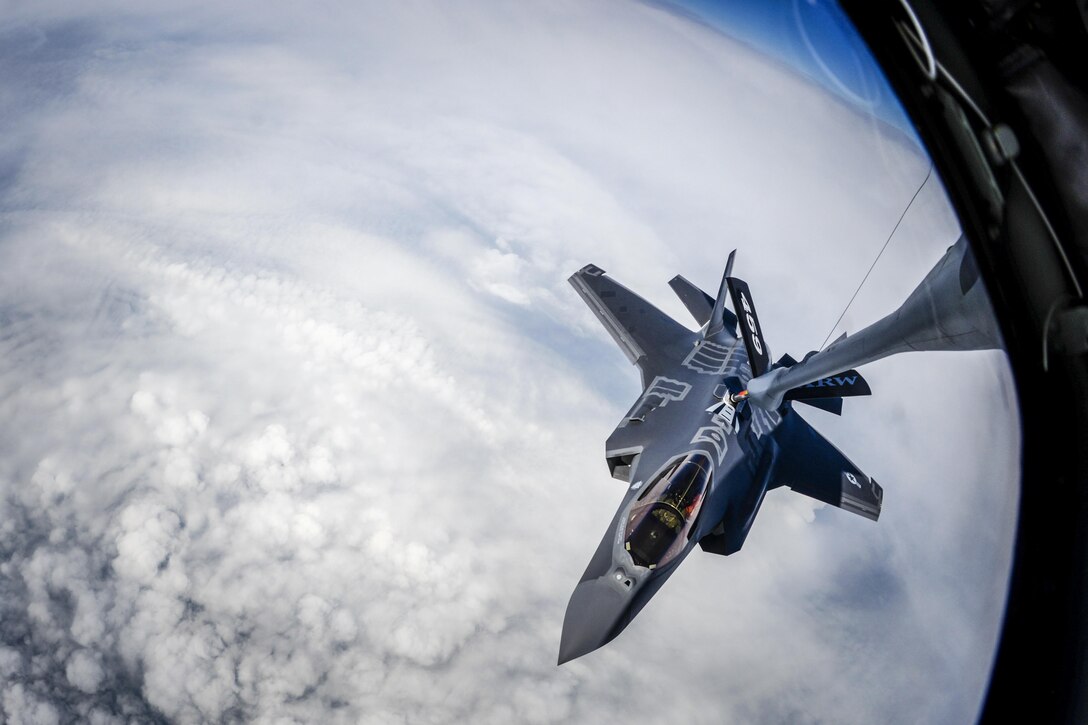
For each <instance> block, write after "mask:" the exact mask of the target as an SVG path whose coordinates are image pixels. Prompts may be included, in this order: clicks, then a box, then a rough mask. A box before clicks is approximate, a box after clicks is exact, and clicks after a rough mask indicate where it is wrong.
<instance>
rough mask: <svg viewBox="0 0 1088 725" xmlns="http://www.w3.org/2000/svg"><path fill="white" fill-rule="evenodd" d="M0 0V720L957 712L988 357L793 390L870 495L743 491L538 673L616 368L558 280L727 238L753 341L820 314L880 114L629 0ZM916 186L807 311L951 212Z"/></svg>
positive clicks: (886, 370)
mask: <svg viewBox="0 0 1088 725" xmlns="http://www.w3.org/2000/svg"><path fill="white" fill-rule="evenodd" d="M314 9H315V8H314V7H309V6H308V7H307V8H306V9H302V8H292V7H281V6H270V5H268V4H265V3H256V2H241V3H232V4H230V5H228V6H223V5H222V4H217V3H204V4H200V3H197V4H194V5H192V6H189V7H187V8H186V10H185V11H184V12H181V11H178V10H177V9H176V7H175V6H174V5H173V4H169V3H156V2H152V3H141V4H139V5H134V4H130V3H124V2H110V1H107V2H103V3H97V4H95V5H94V7H90V6H87V7H79V8H75V7H72V6H71V5H69V4H67V3H53V2H35V3H33V4H18V3H16V4H9V5H7V6H6V7H5V10H4V12H3V13H2V14H0V17H3V18H4V21H3V23H2V24H0V66H2V67H3V68H4V69H5V71H4V72H3V73H2V74H0V109H3V110H2V111H0V131H2V133H0V685H2V690H0V719H3V720H6V721H8V722H12V723H68V722H92V723H96V724H105V723H127V722H180V723H197V722H261V723H291V722H315V721H323V722H367V723H450V722H465V721H473V722H480V723H489V722H494V723H509V722H519V723H522V722H523V723H558V722H585V723H595V722H602V721H606V720H624V721H627V722H634V723H637V722H658V721H661V720H663V719H666V718H667V719H669V720H670V721H671V720H676V721H682V722H689V723H720V722H757V723H758V722H767V723H780V722H795V723H809V722H843V723H851V722H857V723H868V722H891V723H897V722H902V723H913V722H935V723H946V722H947V723H953V722H962V721H964V720H970V719H971V718H972V717H973V716H974V714H975V712H976V710H977V707H978V703H979V700H980V698H981V695H982V693H983V689H984V687H985V682H986V679H987V675H988V671H989V667H990V662H991V659H992V655H993V649H994V643H995V641H996V637H997V632H998V629H999V626H1000V618H1001V614H1002V607H1003V603H1004V592H1005V588H1006V584H1007V578H1008V567H1009V561H1010V556H1011V545H1012V535H1013V530H1014V526H1015V519H1016V488H1017V481H1018V471H1019V456H1020V451H1019V429H1018V423H1017V421H1018V414H1017V409H1016V402H1015V397H1014V395H1013V393H1012V388H1011V377H1010V374H1009V370H1008V366H1007V363H1006V362H1005V359H1004V357H1003V355H1002V353H1000V352H995V351H991V352H977V353H964V354H955V353H932V354H930V353H926V354H913V355H905V356H900V357H898V358H893V359H889V360H885V361H881V362H878V363H874V364H872V365H870V366H867V367H866V369H865V370H864V373H865V375H866V377H867V379H868V380H869V382H870V384H871V386H872V388H873V390H874V395H873V396H872V398H870V399H865V400H856V401H855V400H851V401H848V402H847V403H846V405H845V411H844V415H843V416H842V418H841V419H840V418H835V417H834V416H831V415H828V414H825V413H822V412H820V411H815V410H813V411H805V413H804V415H805V417H806V418H808V419H809V420H810V421H811V422H812V423H813V424H814V425H815V426H816V427H817V428H818V429H819V430H821V431H822V432H823V433H824V434H825V435H826V436H827V437H828V438H829V439H831V440H832V441H833V442H834V443H835V444H836V445H838V446H839V447H840V448H841V449H842V450H843V451H844V452H846V453H847V455H849V456H850V457H851V459H852V460H853V461H855V462H856V463H857V464H859V465H860V466H861V467H862V468H863V469H864V470H866V472H867V473H869V474H870V475H872V476H873V477H874V478H875V479H876V480H878V481H879V482H880V483H881V485H882V486H883V487H884V491H885V501H884V511H883V514H882V516H881V520H880V521H879V523H875V524H874V523H873V522H870V521H868V520H865V519H862V518H861V517H858V516H853V515H850V514H848V513H845V512H842V511H840V510H837V509H834V508H828V507H824V506H823V505H822V504H819V503H816V502H814V501H811V500H809V499H807V498H804V497H803V496H800V495H798V494H795V493H792V492H790V491H788V490H778V491H773V492H771V493H770V494H769V495H768V497H767V499H766V502H765V503H764V506H763V509H762V511H761V513H760V515H759V517H758V518H757V521H756V523H755V525H754V527H753V530H752V533H751V535H750V536H749V538H748V541H747V543H746V545H745V547H744V549H743V550H742V551H741V552H739V553H738V554H736V555H733V556H730V557H725V558H723V557H717V556H711V555H705V554H702V553H701V552H695V553H694V554H693V555H692V556H691V557H689V558H688V560H687V561H685V563H684V565H683V566H682V567H681V568H680V569H679V570H678V572H677V573H676V574H675V575H674V576H673V577H672V578H671V579H670V581H669V584H668V586H666V587H665V588H663V590H662V591H661V592H660V593H659V594H658V595H657V596H656V597H655V598H654V600H653V601H652V602H651V603H650V604H649V606H647V608H646V609H645V610H644V611H643V612H642V613H641V614H640V615H639V617H638V618H637V619H636V620H635V622H634V623H633V624H632V625H631V626H629V627H628V628H627V630H626V631H625V632H624V633H623V634H622V635H621V636H620V637H619V638H617V639H616V640H615V641H614V642H612V643H611V644H609V645H608V646H607V647H605V648H603V649H601V650H599V651H597V652H595V653H592V654H590V655H588V656H587V657H584V658H582V659H579V660H576V661H574V662H571V663H568V664H567V665H564V666H563V667H557V666H556V664H555V661H556V656H557V653H558V645H559V635H560V631H561V626H562V618H563V613H564V610H565V607H566V603H567V599H568V598H569V596H570V593H571V591H572V590H573V588H574V586H575V584H576V583H577V581H578V577H579V576H580V574H581V572H582V570H583V569H584V567H585V565H586V563H587V562H588V560H589V557H590V555H591V554H592V552H593V550H594V548H595V546H596V544H597V542H598V541H599V540H600V537H601V535H602V533H603V531H604V528H605V526H606V525H607V523H608V521H609V520H610V519H611V517H612V514H613V513H614V511H615V507H616V505H618V503H619V501H620V499H621V498H622V496H623V493H624V486H623V484H621V483H618V482H616V481H613V480H611V479H610V478H609V477H608V470H607V467H606V465H605V462H604V457H603V453H604V440H605V438H606V437H607V436H608V434H609V433H610V432H611V431H612V429H613V427H614V426H615V425H616V423H617V422H618V421H619V420H620V418H621V416H622V415H623V413H624V412H625V411H626V410H627V408H628V407H629V406H630V404H631V402H632V401H633V400H634V399H635V398H636V397H637V396H638V395H639V392H640V390H639V384H638V374H637V371H636V370H635V368H633V367H631V366H630V365H628V363H627V360H626V359H625V358H624V356H623V354H622V353H621V352H620V351H619V350H618V349H617V348H616V347H615V345H614V344H613V343H612V341H611V339H610V338H609V337H608V335H607V334H606V333H605V331H604V330H603V329H602V328H601V327H600V325H599V323H598V322H597V321H596V319H595V318H594V317H593V316H592V313H591V312H590V311H589V310H588V309H587V308H585V306H584V304H583V303H582V301H581V300H580V299H579V298H578V296H577V295H576V294H575V293H574V291H573V289H571V288H570V286H569V285H568V284H567V282H566V278H567V277H568V276H569V275H570V274H571V273H573V272H574V271H575V270H577V269H579V268H581V267H582V266H584V265H585V264H588V263H594V264H597V265H599V266H600V267H602V268H604V269H605V270H607V271H608V272H609V273H610V274H611V275H612V276H613V277H614V278H616V279H617V280H619V281H620V282H622V283H623V284H625V285H627V286H628V287H630V288H631V289H633V290H635V291H637V292H639V293H640V294H643V295H644V296H645V297H646V298H647V299H649V300H650V301H651V302H653V303H654V304H656V305H658V306H659V307H660V308H661V309H662V310H664V311H665V312H667V313H668V314H670V315H672V316H674V317H675V318H676V319H677V320H679V321H681V322H682V323H683V324H692V325H693V323H691V321H690V319H689V317H688V316H687V313H686V311H685V310H684V308H683V306H682V305H681V303H680V302H679V301H678V300H677V299H676V298H675V297H674V296H673V295H672V292H671V290H670V289H669V288H668V287H667V285H666V282H667V281H668V279H670V278H671V277H672V276H673V275H675V274H677V273H680V274H683V275H684V276H686V277H687V278H688V279H690V280H692V281H693V282H695V283H696V284H699V285H701V286H702V287H703V288H705V289H708V290H711V291H713V290H714V289H716V287H717V284H718V281H719V279H720V274H721V269H722V267H723V266H724V263H725V259H726V257H727V256H728V254H729V251H730V250H732V249H734V248H736V249H738V256H737V262H736V266H735V268H734V272H735V274H737V275H738V276H741V277H743V278H744V279H746V280H747V281H748V282H749V284H750V285H751V289H752V294H753V297H754V301H755V303H756V305H757V308H758V309H759V312H760V320H761V323H762V327H763V329H764V331H765V333H766V337H767V342H768V344H769V346H770V347H771V350H772V355H773V356H774V357H775V358H777V357H778V356H779V355H781V354H783V353H785V352H789V353H791V354H793V355H794V356H795V357H799V356H800V355H802V354H804V352H806V351H807V350H810V349H814V348H817V347H819V346H820V344H821V342H822V341H823V339H824V337H825V335H826V334H827V333H828V332H829V331H832V328H833V327H835V320H836V318H837V317H838V316H839V313H840V312H842V310H843V309H844V307H846V304H847V302H848V301H849V299H850V297H851V295H852V294H853V293H854V291H855V289H856V288H857V285H858V284H859V282H860V281H861V279H862V277H863V275H864V274H865V271H866V270H867V269H868V268H869V266H870V265H871V264H872V262H873V260H874V259H875V258H876V257H877V254H878V252H879V251H880V249H881V246H882V245H883V244H884V241H885V240H886V239H887V238H888V235H889V234H890V233H891V230H892V228H893V226H894V224H895V221H896V219H898V218H899V216H900V214H901V213H902V212H903V210H904V208H906V206H907V202H908V201H909V200H910V199H911V197H912V196H913V195H914V193H915V191H916V190H917V189H918V188H919V185H922V183H923V180H924V179H925V178H926V176H927V174H928V173H929V162H928V159H926V158H925V157H924V155H923V154H921V153H920V151H919V149H918V147H917V144H916V142H915V141H914V140H913V139H912V138H911V137H910V135H909V134H906V133H904V132H903V131H902V130H901V129H898V128H896V127H895V126H894V125H892V124H889V123H887V122H886V121H885V120H882V119H881V118H880V117H878V116H877V115H875V114H871V113H869V114H867V113H860V112H859V111H858V109H857V108H856V107H852V106H850V105H848V104H845V103H843V101H842V99H841V98H840V97H838V96H836V95H835V94H833V93H830V92H829V91H828V89H827V88H826V87H825V86H823V85H821V84H820V83H816V82H813V80H812V79H811V78H809V77H807V76H804V75H802V74H798V73H796V72H794V71H793V70H791V69H790V68H789V67H786V66H785V65H783V64H782V63H781V62H779V61H777V60H774V59H769V58H767V57H765V56H763V55H761V54H760V53H759V52H758V51H756V50H753V49H752V47H750V46H749V45H747V44H744V43H740V42H737V41H736V40H734V39H732V38H730V37H728V36H726V35H723V34H722V33H720V32H718V31H717V30H715V29H714V28H712V27H708V26H707V25H706V24H703V23H699V22H695V21H693V19H692V18H691V17H689V16H686V15H683V14H678V13H676V12H673V11H671V10H670V9H668V8H664V7H661V6H656V5H648V4H638V3H631V2H619V1H618V0H617V1H614V0H599V1H598V2H592V3H584V2H573V1H570V2H567V1H560V2H547V3H516V4H510V3H488V2H465V3H459V4H457V5H456V7H454V6H451V5H449V4H446V3H434V2H422V1H409V2H403V3H395V4H392V3H376V2H363V3H348V2H333V1H330V2H323V3H321V4H320V7H319V10H320V12H315V11H314ZM958 234H959V232H958V229H957V227H956V221H955V218H954V215H953V214H952V212H951V210H950V208H949V207H948V204H947V200H946V199H945V197H944V194H943V191H942V189H941V186H940V182H939V179H938V178H937V177H936V176H935V175H934V176H933V177H932V178H931V179H930V180H929V181H927V182H926V183H925V184H924V186H922V190H921V192H919V194H918V199H917V200H916V201H915V202H914V204H913V205H912V206H911V208H910V211H909V213H908V214H907V215H906V217H905V218H904V220H903V223H902V224H901V225H900V227H899V229H898V231H897V232H896V234H895V236H894V238H893V239H892V241H891V242H890V243H889V245H888V248H887V251H885V252H884V254H883V255H881V256H880V260H879V263H878V264H877V265H876V267H875V268H874V270H873V273H872V276H871V277H870V278H869V281H868V282H867V283H866V285H865V286H864V287H863V288H862V290H861V292H860V293H859V294H858V297H857V300H856V301H855V302H854V303H853V305H851V306H850V308H849V310H848V311H847V313H846V314H845V315H844V316H843V320H842V322H841V324H839V325H838V328H837V329H834V330H833V332H834V334H835V335H837V334H838V333H839V332H840V331H842V330H856V329H858V328H859V327H860V326H863V325H865V324H867V323H869V322H872V321H873V320H875V319H877V318H879V317H880V316H882V315H883V314H885V313H887V312H890V311H891V310H892V309H894V307H895V306H896V305H897V304H898V303H899V302H900V301H901V300H902V299H903V298H904V297H905V296H906V294H907V293H908V292H909V291H910V290H911V289H912V288H913V286H914V285H915V284H916V283H917V281H918V280H920V279H921V277H922V276H923V275H924V274H925V272H926V271H927V270H928V269H929V268H930V267H931V266H932V265H933V263H935V262H936V261H937V259H938V258H939V257H940V255H941V254H942V253H943V251H944V250H945V249H946V248H947V247H948V246H949V245H950V244H952V243H953V242H954V241H955V240H956V238H957V237H958Z"/></svg>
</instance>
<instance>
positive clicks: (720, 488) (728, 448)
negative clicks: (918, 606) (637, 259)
mask: <svg viewBox="0 0 1088 725" xmlns="http://www.w3.org/2000/svg"><path fill="white" fill-rule="evenodd" d="M734 255H735V252H734V253H733V254H730V255H729V261H728V263H727V265H726V270H725V274H724V276H723V278H722V282H721V286H720V287H719V290H718V294H717V296H716V297H711V296H710V295H708V294H706V293H705V292H703V291H702V290H700V289H698V288H697V287H696V286H694V285H693V284H691V283H690V282H688V281H687V280H686V279H684V278H683V277H680V276H677V277H674V278H673V279H672V280H671V281H670V282H669V285H670V286H671V287H672V289H673V290H674V291H675V292H676V294H677V295H678V296H679V297H680V300H681V301H682V302H683V303H684V305H685V307H687V309H688V311H690V312H691V314H692V316H693V317H694V318H695V320H696V322H697V323H699V324H700V325H701V326H702V327H701V329H700V330H699V331H698V332H692V331H691V330H689V329H688V328H686V327H684V326H683V325H681V324H680V323H678V322H676V321H675V320H673V319H672V318H670V317H668V316H667V315H665V314H664V313H663V312H661V311H660V310H659V309H657V308H656V307H654V306H653V305H652V304H650V303H649V302H647V301H646V300H645V299H643V298H642V297H640V296H639V295H637V294H635V293H634V292H632V291H631V290H629V289H627V288H626V287H624V286H623V285H621V284H619V283H618V282H616V281H614V280H612V279H611V278H610V277H608V276H607V275H606V274H605V272H604V270H602V269H600V268H599V267H596V266H594V265H588V266H586V267H584V268H582V269H581V270H579V271H578V272H576V273H575V274H574V275H572V276H571V277H570V280H569V281H570V283H571V284H572V285H573V286H574V289H575V290H576V291H577V292H578V294H579V295H581V297H582V299H583V300H585V302H586V304H588V305H589V307H590V309H591V310H592V311H593V312H594V314H595V315H596V316H597V318H598V319H599V320H600V321H601V323H602V324H603V325H604V327H605V329H606V330H607V331H608V332H609V334H610V335H611V336H612V338H613V339H614V340H615V341H616V344H617V345H618V346H619V347H620V349H621V350H623V352H624V353H625V354H626V356H627V358H628V359H629V360H630V361H631V362H632V363H633V364H634V365H636V366H638V368H639V370H640V372H641V375H642V387H643V390H642V394H641V395H639V397H638V399H637V400H635V402H634V404H633V405H632V406H631V409H630V410H629V411H628V412H627V414H626V415H625V416H624V417H623V419H622V420H621V421H620V423H619V425H618V426H617V427H616V429H615V430H614V431H613V432H612V434H611V435H610V436H609V437H608V440H607V442H606V444H605V459H606V461H607V463H608V468H609V470H610V471H611V473H612V476H613V478H617V479H620V480H622V481H625V482H627V483H628V484H629V487H628V489H627V493H626V494H625V495H624V497H623V500H622V502H621V503H620V506H619V509H618V510H617V511H616V514H615V516H614V517H613V519H612V522H611V523H610V524H609V526H608V528H607V530H606V531H605V534H604V537H603V538H602V539H601V543H600V545H599V546H598V547H597V551H596V553H594V555H593V558H592V559H591V560H590V562H589V566H588V567H586V570H585V573H584V574H583V575H582V578H581V581H580V582H579V583H578V586H577V587H576V588H575V590H574V593H573V594H572V595H571V598H570V603H569V604H568V605H567V612H566V617H565V619H564V622H563V634H562V640H561V643H560V646H559V664H563V663H564V662H567V661H569V660H571V659H574V658H576V657H581V656H582V655H584V654H587V653H588V652H592V651H593V650H595V649H597V648H599V647H601V646H602V645H604V644H606V643H608V642H610V641H611V640H612V639H613V638H615V637H616V636H617V635H618V634H619V633H620V632H621V631H623V629H624V628H625V627H626V626H627V625H628V624H629V623H630V622H631V620H632V619H633V618H634V617H635V615H636V614H638V612H639V611H640V610H641V609H642V608H643V607H644V606H645V605H646V603H647V602H648V601H649V600H650V598H651V597H652V596H653V595H654V594H655V593H656V592H657V590H658V589H660V588H661V585H662V584H664V583H665V580H666V579H668V578H669V576H671V575H672V573H673V572H674V571H675V570H676V568H677V567H678V566H679V565H680V563H681V562H682V561H683V560H684V558H685V557H686V556H687V555H688V554H689V553H690V552H691V551H692V550H693V549H694V548H695V546H696V545H698V546H699V547H700V548H701V549H702V550H703V551H706V552H709V553H712V554H720V555H723V556H728V555H729V554H733V553H735V552H737V551H739V550H740V548H741V546H743V544H744V540H745V538H746V537H747V535H748V532H749V531H750V530H751V528H752V522H753V520H754V519H755V516H756V513H758V511H759V508H760V505H761V504H762V503H763V498H764V496H765V495H766V494H767V491H769V490H771V489H775V488H779V487H782V486H788V487H789V488H791V489H792V490H794V491H796V492H798V493H802V494H805V495H807V496H811V497H812V498H815V499H817V500H819V501H823V502H824V503H827V504H830V505H832V506H837V507H839V508H841V509H843V510H844V511H848V512H850V513H854V514H858V515H860V516H864V517H865V518H868V519H872V520H873V521H876V520H877V518H878V517H879V516H880V509H881V504H882V502H883V497H884V492H883V489H882V488H881V486H880V485H879V484H878V483H877V482H876V481H875V480H873V479H872V478H871V477H870V476H868V475H867V474H865V473H864V472H862V471H861V470H860V469H859V468H858V467H857V466H856V465H854V464H853V463H852V462H851V461H850V460H849V459H848V458H847V457H846V456H845V455H843V453H842V452H840V451H839V450H838V449H837V448H836V447H835V446H834V445H832V444H831V443H830V442H828V441H827V440H826V439H825V438H824V437H823V436H822V435H820V434H819V433H818V432H817V431H816V430H815V429H814V428H813V427H812V426H811V425H809V424H808V423H807V422H806V421H805V420H804V419H803V418H802V417H801V416H800V415H798V414H797V413H796V412H795V411H794V409H793V405H794V403H804V404H808V405H813V406H816V407H818V408H822V409H824V410H826V411H829V412H831V413H834V414H841V412H842V404H843V400H842V399H843V398H844V397H848V396H858V395H869V394H870V393H871V391H870V388H869V385H868V383H866V381H865V379H864V378H863V377H862V376H861V375H860V374H859V373H858V372H857V371H856V370H854V369H852V367H846V366H848V365H858V364H862V363H864V362H870V361H873V360H876V359H879V358H881V357H884V356H886V355H890V354H895V353H898V352H906V351H910V350H937V349H941V350H947V349H960V350H963V349H987V348H993V347H998V346H999V345H1000V340H999V336H998V334H997V332H996V330H995V329H993V328H992V325H990V323H989V322H988V320H992V314H991V313H989V303H988V300H987V299H986V297H985V292H984V291H983V290H982V286H981V285H979V284H976V283H977V278H978V275H977V270H976V268H975V267H974V265H973V258H972V257H971V256H970V252H969V250H968V248H967V245H966V242H965V241H964V240H963V239H962V238H961V239H960V241H959V242H957V243H956V244H955V245H953V246H952V247H950V248H949V250H948V252H947V253H946V254H945V256H944V257H943V258H942V259H941V260H940V261H939V262H938V264H937V265H936V266H935V267H934V269H933V270H932V271H931V272H930V273H929V275H927V277H926V278H925V279H924V280H923V281H922V283H921V284H920V285H919V287H918V289H916V290H915V292H914V293H912V295H911V296H910V297H908V299H907V300H906V301H905V302H904V303H903V305H902V306H901V307H900V308H899V309H898V310H896V311H895V312H893V313H892V314H890V315H888V316H887V317H885V318H884V319H882V320H880V321H878V322H877V323H874V324H873V325H870V326H869V327H868V328H865V329H864V330H861V331H859V332H858V333H856V334H855V335H854V336H852V337H844V338H840V339H839V340H838V341H836V343H835V344H833V345H831V346H829V347H828V348H827V349H825V350H823V351H821V352H818V353H817V352H813V353H810V354H809V355H808V356H806V358H805V359H804V360H803V361H801V362H800V363H798V362H797V361H796V360H794V359H793V358H791V357H790V356H789V355H783V356H782V357H781V358H780V359H779V360H778V361H777V362H776V363H775V364H774V365H771V363H770V360H771V356H770V351H769V349H768V346H767V341H766V338H765V337H764V335H763V330H762V328H761V327H760V324H759V318H758V317H757V315H756V310H755V304H754V302H753V300H752V294H751V291H750V290H749V288H748V285H747V284H746V283H745V282H744V281H743V280H740V279H737V278H735V277H733V276H731V275H732V266H733V259H734ZM727 297H728V298H729V300H730V301H731V302H732V310H730V309H728V308H727V307H726V298H727ZM987 315H989V316H987ZM840 364H841V365H843V367H844V368H845V369H843V368H838V367H835V366H836V365H840ZM829 366H831V367H829ZM786 385H788V387H784V386H786ZM749 388H751V390H749Z"/></svg>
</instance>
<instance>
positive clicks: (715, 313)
mask: <svg viewBox="0 0 1088 725" xmlns="http://www.w3.org/2000/svg"><path fill="white" fill-rule="evenodd" d="M736 255H737V250H735V249H734V250H733V251H732V252H730V253H729V261H728V262H726V263H725V274H723V275H722V283H721V285H719V287H718V296H717V297H716V298H715V299H714V308H713V309H712V310H711V311H710V319H709V320H708V321H707V324H706V331H705V332H704V333H703V337H704V338H707V337H712V336H714V335H717V334H718V333H719V332H721V331H722V330H723V329H725V296H726V295H727V294H728V292H729V275H730V274H732V273H733V257H735V256H736Z"/></svg>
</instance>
